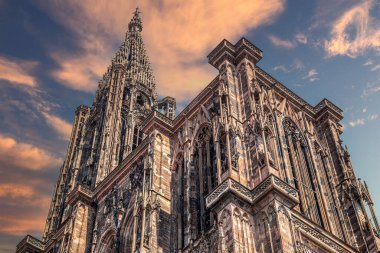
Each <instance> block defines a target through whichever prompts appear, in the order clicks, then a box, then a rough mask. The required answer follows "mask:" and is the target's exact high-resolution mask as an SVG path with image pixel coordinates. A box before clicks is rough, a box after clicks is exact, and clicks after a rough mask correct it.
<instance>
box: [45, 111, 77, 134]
mask: <svg viewBox="0 0 380 253" xmlns="http://www.w3.org/2000/svg"><path fill="white" fill-rule="evenodd" d="M42 115H43V116H44V117H45V119H46V122H47V123H48V125H49V126H51V127H52V128H53V129H54V130H55V131H56V132H57V133H58V134H59V135H60V136H61V138H63V139H64V140H70V136H71V128H72V125H71V124H70V123H68V122H66V121H65V120H63V119H61V118H60V117H57V116H55V115H53V114H50V113H48V112H42Z"/></svg>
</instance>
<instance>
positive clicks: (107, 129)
mask: <svg viewBox="0 0 380 253" xmlns="http://www.w3.org/2000/svg"><path fill="white" fill-rule="evenodd" d="M142 29H143V27H142V22H141V17H140V11H139V9H138V8H137V9H136V10H135V12H134V14H133V18H132V19H131V21H130V22H129V24H128V31H127V33H126V36H125V40H124V42H123V44H122V45H121V46H120V48H119V49H118V51H117V52H116V54H115V56H114V58H113V59H112V61H111V64H110V66H109V67H108V68H107V71H106V73H105V74H104V75H103V78H102V79H101V80H100V81H99V85H98V89H97V91H96V95H95V99H94V102H93V106H92V107H91V108H90V107H87V106H79V107H78V109H77V111H76V116H75V120H74V127H73V130H72V137H71V139H70V143H69V148H68V153H67V157H66V159H65V162H64V164H63V166H62V168H61V172H60V176H59V180H58V182H57V185H56V189H55V194H54V197H53V200H52V204H51V207H50V211H49V214H48V218H47V222H46V228H45V232H44V238H45V239H47V238H48V237H49V235H51V234H53V233H54V232H55V231H56V230H57V229H58V228H59V226H60V224H61V223H62V221H63V220H64V218H65V217H64V216H65V213H67V212H68V211H69V210H68V206H67V205H66V204H65V202H66V200H67V199H66V197H67V195H68V194H69V193H70V191H71V190H72V189H73V188H74V187H75V186H76V185H77V184H82V185H86V186H88V187H89V188H90V189H92V188H94V187H96V186H97V185H98V184H99V183H100V182H101V181H102V180H103V179H104V178H105V177H106V176H107V175H108V174H109V173H111V172H112V170H113V169H114V168H115V167H116V166H117V165H118V164H119V163H120V162H121V161H122V160H123V159H124V158H125V157H126V156H127V155H128V154H129V153H130V152H131V151H132V150H133V149H135V148H136V147H137V146H138V145H139V144H140V143H141V141H142V139H143V138H144V134H143V132H142V130H141V124H142V122H143V121H144V119H145V118H146V117H147V116H148V115H149V114H150V113H151V112H152V111H153V110H155V108H156V107H157V94H156V90H155V88H156V84H155V80H154V76H153V72H152V68H151V65H150V62H149V58H148V56H147V53H146V49H145V45H144V43H143V40H142V36H141V32H142ZM171 101H174V110H175V100H174V99H172V100H171ZM169 104H170V105H171V109H173V105H172V104H173V102H171V103H169ZM172 113H173V111H172Z"/></svg>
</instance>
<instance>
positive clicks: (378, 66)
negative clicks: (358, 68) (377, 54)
mask: <svg viewBox="0 0 380 253" xmlns="http://www.w3.org/2000/svg"><path fill="white" fill-rule="evenodd" d="M379 69H380V64H376V65H375V66H373V67H372V68H371V71H377V70H379Z"/></svg>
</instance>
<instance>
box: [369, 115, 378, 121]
mask: <svg viewBox="0 0 380 253" xmlns="http://www.w3.org/2000/svg"><path fill="white" fill-rule="evenodd" d="M378 117H379V115H378V114H376V113H374V114H370V115H368V120H375V119H377V118H378Z"/></svg>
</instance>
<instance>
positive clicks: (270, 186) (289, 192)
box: [206, 175, 298, 208]
mask: <svg viewBox="0 0 380 253" xmlns="http://www.w3.org/2000/svg"><path fill="white" fill-rule="evenodd" d="M272 190H275V191H277V192H280V193H282V194H283V195H285V196H286V197H288V198H289V199H291V200H292V201H293V202H294V203H298V192H297V190H296V189H294V188H293V187H292V186H290V185H289V184H287V183H285V182H284V181H282V180H281V179H279V178H278V177H276V176H274V175H270V176H268V177H267V178H266V179H264V180H263V181H262V182H261V183H260V184H259V185H257V186H256V187H255V188H253V189H252V190H250V189H248V188H247V187H245V186H243V185H242V184H240V183H239V182H237V181H235V180H233V179H231V178H227V179H226V180H224V181H223V182H222V183H221V184H220V185H218V186H217V187H216V188H215V189H214V190H213V191H212V192H211V193H210V194H209V195H207V197H206V207H207V208H210V207H211V206H213V205H214V204H215V203H217V202H218V201H219V200H221V199H222V197H223V196H224V195H225V194H227V193H228V192H231V193H233V194H234V195H236V196H238V197H239V198H241V199H243V200H245V201H247V202H248V203H250V204H254V203H256V202H257V201H259V200H260V199H261V198H262V197H263V196H264V195H265V194H266V193H268V192H269V191H272Z"/></svg>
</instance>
